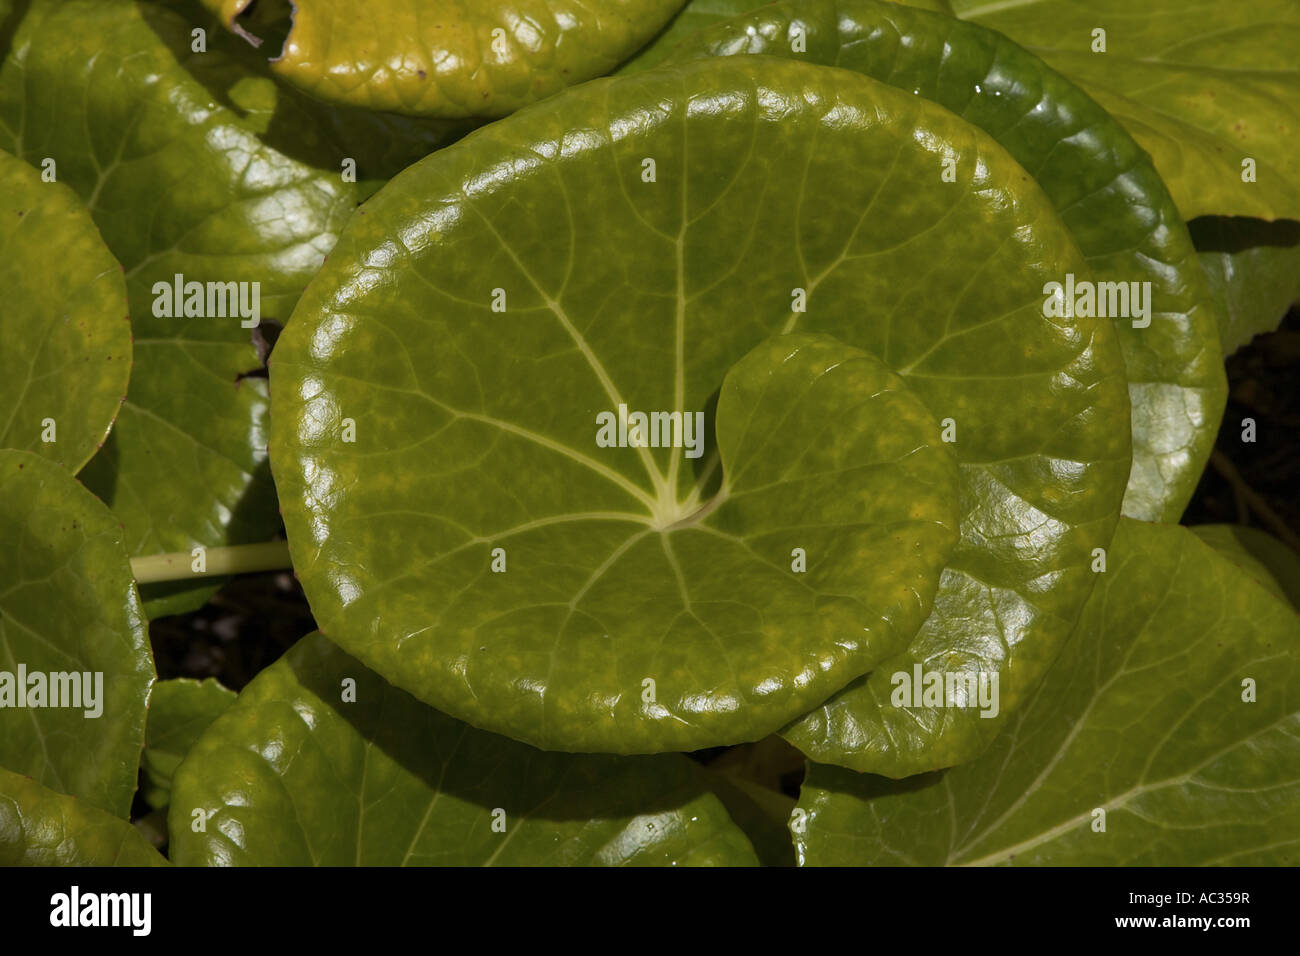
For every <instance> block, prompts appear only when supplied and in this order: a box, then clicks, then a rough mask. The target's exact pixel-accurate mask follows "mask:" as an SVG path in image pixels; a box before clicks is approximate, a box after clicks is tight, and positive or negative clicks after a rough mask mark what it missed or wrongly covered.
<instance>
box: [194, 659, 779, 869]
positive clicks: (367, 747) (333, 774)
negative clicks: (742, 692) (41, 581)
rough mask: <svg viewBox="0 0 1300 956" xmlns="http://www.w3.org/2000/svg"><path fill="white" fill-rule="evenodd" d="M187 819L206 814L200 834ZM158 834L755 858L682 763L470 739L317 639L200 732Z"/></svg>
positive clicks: (300, 848)
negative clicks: (166, 825) (167, 825)
mask: <svg viewBox="0 0 1300 956" xmlns="http://www.w3.org/2000/svg"><path fill="white" fill-rule="evenodd" d="M349 695H352V697H351V700H349V699H348V697H349ZM196 809H202V810H204V811H207V812H211V813H212V815H211V816H209V817H208V819H207V823H206V826H205V831H206V832H204V833H195V832H194V830H193V828H192V827H191V820H192V819H193V811H194V810H196ZM494 823H495V824H496V826H495V827H494ZM170 830H171V853H172V858H173V860H175V862H176V863H178V864H181V865H244V864H255V865H282V866H311V865H315V866H352V865H360V866H430V865H433V866H471V865H476V866H490V865H497V866H560V865H565V866H572V865H637V866H646V865H666V866H671V865H723V866H728V865H729V866H745V865H752V864H753V863H755V862H756V858H755V856H754V850H753V848H752V847H751V846H750V844H749V841H748V840H747V839H746V838H745V835H744V834H743V833H741V831H740V830H739V829H737V828H736V826H735V824H733V823H732V822H731V820H730V819H729V818H728V816H727V814H726V811H725V810H723V808H722V804H721V803H719V802H718V799H717V798H716V797H715V796H713V795H712V794H711V793H709V792H708V790H707V788H706V786H705V785H704V783H703V775H702V773H701V772H700V771H699V770H698V769H697V768H696V766H695V765H694V764H693V763H692V762H691V761H690V760H688V759H687V758H685V757H682V756H680V755H677V754H671V755H663V756H656V757H644V758H616V757H600V756H589V755H570V754H553V753H543V752H542V751H539V750H534V749H533V748H531V747H528V746H526V745H524V744H520V743H516V742H514V741H512V740H507V739H506V738H504V737H498V736H496V735H494V734H488V733H484V732H483V731H478V730H474V729H473V728H471V727H469V726H468V725H466V724H462V723H460V722H459V721H456V720H452V719H451V718H449V717H446V716H445V715H443V714H440V713H438V712H437V711H435V710H433V709H431V708H429V707H426V706H425V705H423V704H421V703H420V702H419V701H417V700H415V699H414V698H412V697H411V696H410V695H408V694H406V693H404V692H403V691H400V690H397V689H396V688H394V687H392V686H390V685H389V684H387V683H386V682H385V681H384V680H383V679H382V678H380V677H379V676H378V675H377V674H375V673H373V672H372V671H369V670H368V669H366V668H365V667H364V666H363V665H362V664H361V663H360V662H358V661H356V660H354V659H353V658H351V657H349V656H348V655H346V654H344V653H343V652H342V651H340V650H339V649H338V648H337V647H335V646H334V645H333V644H331V643H330V642H329V641H327V640H326V639H325V638H324V637H323V636H321V635H319V634H313V635H310V636H308V637H306V638H304V639H303V640H302V641H300V642H299V643H298V644H297V645H295V646H294V647H293V648H291V649H290V650H289V651H288V653H286V654H285V656H284V657H282V658H281V659H280V660H279V661H277V662H276V663H275V664H273V665H271V666H270V667H268V668H267V669H266V670H264V671H263V672H262V673H261V674H259V675H258V676H257V677H256V678H254V680H253V682H252V683H251V684H249V685H248V687H246V688H245V689H244V691H243V693H241V694H240V695H239V699H238V700H237V701H236V702H235V704H234V705H233V706H232V707H231V708H230V709H229V710H228V711H226V713H224V714H223V715H222V716H221V717H219V718H218V719H217V720H216V722H215V723H214V724H213V725H212V726H211V727H210V728H208V730H207V731H205V732H204V734H203V735H202V736H201V737H200V738H199V740H198V742H197V743H196V744H195V745H194V747H193V749H192V750H191V751H190V754H189V756H188V757H186V759H185V761H184V762H183V763H182V764H181V766H180V768H179V769H178V770H177V772H176V777H175V786H174V789H173V800H172V809H171V814H170Z"/></svg>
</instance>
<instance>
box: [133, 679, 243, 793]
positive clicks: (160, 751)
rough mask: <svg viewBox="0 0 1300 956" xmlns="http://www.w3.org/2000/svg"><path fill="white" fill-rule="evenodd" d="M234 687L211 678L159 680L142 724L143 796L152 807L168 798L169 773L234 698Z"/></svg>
mask: <svg viewBox="0 0 1300 956" xmlns="http://www.w3.org/2000/svg"><path fill="white" fill-rule="evenodd" d="M235 697H236V694H235V692H234V691H233V690H230V689H228V688H226V687H222V686H221V684H220V683H218V682H217V681H216V680H214V679H212V678H208V679H207V680H202V681H197V680H190V679H188V678H177V679H174V680H164V681H159V682H158V683H157V684H155V685H154V689H153V695H152V696H151V697H150V699H149V719H148V722H147V723H146V724H145V736H144V757H143V760H142V762H141V765H142V766H143V768H144V787H143V796H144V799H145V800H146V801H147V802H148V804H149V806H151V807H153V808H154V809H155V810H157V809H159V808H161V807H165V806H167V804H168V802H169V801H170V799H171V787H172V774H174V773H175V772H176V768H177V767H178V766H180V762H181V760H183V759H184V757H185V755H186V754H187V753H189V749H190V747H191V746H193V744H194V741H196V740H198V739H199V735H200V734H201V733H203V731H205V730H207V729H208V725H209V724H211V723H212V722H213V721H214V720H216V719H217V718H218V717H220V716H221V714H222V713H224V712H225V710H226V708H227V707H229V706H230V705H231V704H233V703H234V702H235Z"/></svg>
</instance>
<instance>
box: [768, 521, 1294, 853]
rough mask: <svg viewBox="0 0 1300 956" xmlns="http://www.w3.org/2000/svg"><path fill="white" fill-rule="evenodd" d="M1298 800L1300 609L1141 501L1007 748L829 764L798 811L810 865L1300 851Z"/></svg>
mask: <svg viewBox="0 0 1300 956" xmlns="http://www.w3.org/2000/svg"><path fill="white" fill-rule="evenodd" d="M1297 806H1300V618H1297V616H1296V613H1295V609H1294V608H1292V607H1290V606H1288V605H1286V604H1285V603H1283V602H1282V601H1281V600H1280V599H1278V598H1276V597H1274V596H1273V595H1272V594H1270V593H1269V592H1268V591H1267V590H1266V589H1265V588H1264V587H1263V586H1262V585H1260V584H1259V583H1258V582H1257V581H1256V580H1255V579H1254V578H1253V577H1252V576H1251V575H1250V574H1248V573H1247V572H1246V571H1244V570H1242V569H1240V568H1238V567H1236V566H1235V565H1234V564H1233V563H1232V562H1230V561H1228V560H1226V559H1225V558H1223V557H1221V556H1219V555H1218V554H1217V553H1215V551H1213V550H1211V549H1210V548H1209V547H1208V546H1207V545H1205V544H1203V543H1202V542H1201V541H1199V540H1198V539H1197V538H1196V536H1195V535H1194V534H1192V532H1190V531H1188V530H1187V529H1186V528H1181V527H1177V526H1173V525H1155V524H1145V523H1141V522H1136V521H1130V520H1127V519H1126V520H1124V521H1123V522H1121V524H1120V528H1119V530H1118V531H1117V532H1116V535H1115V543H1114V547H1113V549H1112V552H1111V555H1110V561H1109V563H1108V568H1107V570H1106V572H1105V574H1104V575H1102V582H1101V583H1100V584H1099V585H1098V587H1097V590H1096V592H1095V593H1094V595H1093V597H1092V599H1091V600H1090V601H1089V602H1088V605H1087V607H1086V608H1085V611H1084V614H1083V616H1082V618H1081V619H1080V622H1079V626H1078V628H1077V629H1076V631H1075V634H1074V636H1073V637H1072V638H1071V640H1070V642H1069V644H1068V645H1067V647H1066V649H1065V651H1064V652H1063V653H1062V654H1061V657H1060V659H1059V660H1058V661H1057V663H1056V664H1055V665H1054V666H1053V668H1052V670H1051V672H1050V674H1049V675H1048V677H1047V679H1046V680H1045V681H1043V683H1042V685H1041V686H1040V687H1039V689H1038V690H1037V691H1036V692H1035V694H1034V696H1033V699H1032V700H1031V701H1030V702H1029V703H1028V704H1027V706H1025V707H1024V708H1023V709H1022V711H1021V712H1020V713H1019V714H1018V715H1017V717H1016V719H1015V720H1014V721H1013V722H1012V724H1011V726H1010V727H1009V728H1008V729H1007V732H1006V733H1004V734H1002V735H1001V736H1000V737H998V739H997V740H996V741H995V742H994V744H993V746H992V747H991V748H990V749H989V751H988V753H986V754H985V755H984V756H982V757H981V758H980V759H979V760H976V761H975V762H973V763H970V764H966V765H964V766H961V767H955V768H953V769H951V770H948V771H946V772H944V773H942V774H935V775H930V776H925V777H918V778H916V779H913V780H908V781H904V782H892V781H888V780H884V779H882V778H880V777H874V776H870V775H858V774H854V773H851V772H849V771H846V770H842V769H839V768H834V767H825V766H820V765H815V764H814V765H811V766H810V768H809V775H808V779H807V782H806V783H805V785H804V790H803V793H802V794H801V796H800V809H801V810H802V811H804V815H802V816H801V815H800V814H798V813H796V814H795V822H794V823H793V825H792V829H793V830H794V837H795V843H796V846H797V848H798V851H799V854H800V860H801V862H803V863H805V864H809V865H853V864H875V865H899V864H919V865H940V864H960V865H989V864H1015V865H1136V866H1144V865H1145V866H1150V865H1165V866H1167V865H1172V864H1182V865H1204V864H1212V863H1218V864H1234V865H1294V863H1295V862H1296V860H1297V857H1298V855H1300V814H1298V813H1297V812H1296V807H1297ZM1103 811H1104V812H1103Z"/></svg>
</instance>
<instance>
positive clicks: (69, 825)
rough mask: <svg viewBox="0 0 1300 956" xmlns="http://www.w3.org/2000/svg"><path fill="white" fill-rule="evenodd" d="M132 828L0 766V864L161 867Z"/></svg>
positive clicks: (160, 861) (159, 858)
mask: <svg viewBox="0 0 1300 956" xmlns="http://www.w3.org/2000/svg"><path fill="white" fill-rule="evenodd" d="M166 865H167V861H166V860H165V859H163V857H162V856H161V855H160V854H159V853H158V851H157V850H155V849H154V848H153V847H151V846H150V845H149V841H148V840H146V839H145V838H144V837H143V836H141V835H140V832H139V831H138V830H136V828H135V827H133V826H131V824H129V823H127V822H126V821H125V820H122V819H120V818H118V817H115V816H113V815H112V814H110V813H105V812H104V811H103V810H100V809H98V808H97V807H93V806H91V805H90V804H87V803H84V802H82V801H80V800H77V799H76V798H74V797H69V796H67V795H65V794H62V793H58V792H56V791H54V790H50V789H47V788H46V787H42V786H41V785H40V784H39V783H37V782H36V781H34V780H32V779H31V778H30V777H24V776H23V775H22V774H17V773H12V772H10V771H8V770H5V769H4V768H3V767H0V866H166Z"/></svg>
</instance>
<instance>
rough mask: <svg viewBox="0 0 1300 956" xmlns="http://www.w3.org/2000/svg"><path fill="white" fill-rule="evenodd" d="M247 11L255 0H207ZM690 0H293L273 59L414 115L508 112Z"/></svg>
mask: <svg viewBox="0 0 1300 956" xmlns="http://www.w3.org/2000/svg"><path fill="white" fill-rule="evenodd" d="M204 3H205V5H206V6H208V7H209V8H210V9H212V10H214V11H216V12H218V13H219V14H220V16H221V18H222V21H223V22H224V23H226V24H227V25H228V26H230V27H231V28H232V29H236V30H238V31H239V32H241V33H244V34H245V35H250V36H253V37H254V39H260V38H259V37H257V36H256V34H253V33H251V32H250V30H249V29H247V28H246V27H245V26H244V25H243V24H242V23H241V19H240V18H241V15H242V14H243V13H244V12H245V11H246V10H247V9H248V8H249V7H250V6H251V5H252V0H204ZM681 5H682V0H443V2H439V3H434V4H430V3H427V2H424V0H376V2H373V3H370V4H368V5H367V6H366V9H365V11H364V12H362V11H360V10H358V9H357V7H356V4H353V3H348V2H346V0H312V2H310V3H296V4H294V8H293V13H292V22H291V24H290V26H289V30H288V36H287V38H286V40H285V42H284V46H283V49H282V50H279V51H271V56H272V57H273V59H272V60H271V66H272V68H273V69H274V70H275V71H276V72H277V73H278V74H279V75H280V76H281V77H283V78H284V79H285V80H287V81H288V82H290V83H292V84H294V85H295V86H297V87H299V88H300V89H303V90H306V91H307V92H308V93H311V94H312V95H313V96H317V97H319V98H321V99H322V100H326V101H328V102H335V103H347V104H351V105H354V106H365V107H368V108H370V109H376V110H391V111H393V112H397V113H406V114H410V115H416V116H439V117H466V116H484V117H495V116H505V115H506V114H508V113H512V112H514V111H515V110H517V109H519V108H520V107H521V106H525V105H527V104H529V103H532V102H534V101H536V100H539V99H543V98H545V97H547V96H549V95H551V94H552V93H555V92H557V91H559V90H561V89H563V88H564V87H566V86H568V85H569V84H571V83H580V82H582V81H583V80H587V79H590V78H592V77H594V76H600V75H602V74H604V73H607V72H609V71H610V70H612V69H613V68H614V67H615V66H616V65H617V64H618V63H619V62H620V61H622V60H623V59H624V58H625V57H627V56H628V55H629V54H631V53H632V52H634V51H635V50H636V49H637V48H638V47H639V46H641V44H643V43H645V41H646V40H648V39H649V38H650V37H652V36H653V35H654V34H655V31H657V30H658V29H659V28H660V27H661V26H663V24H664V22H665V21H667V19H668V18H669V17H670V16H671V15H672V14H673V13H674V12H676V10H677V9H678V8H679V7H680V6H681Z"/></svg>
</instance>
